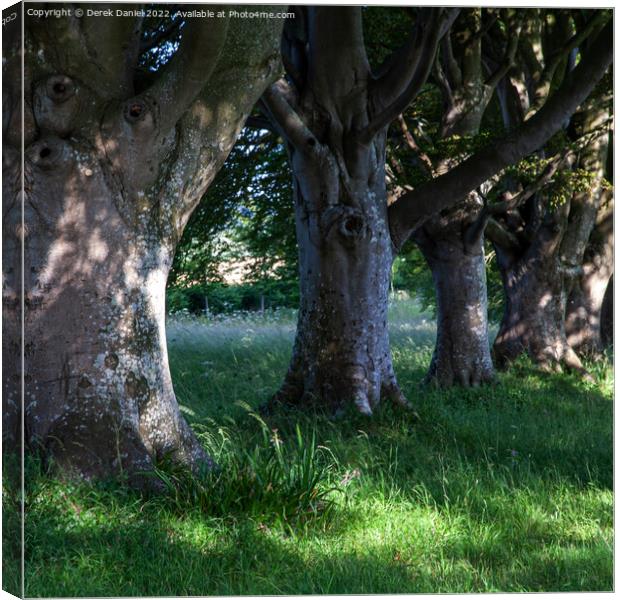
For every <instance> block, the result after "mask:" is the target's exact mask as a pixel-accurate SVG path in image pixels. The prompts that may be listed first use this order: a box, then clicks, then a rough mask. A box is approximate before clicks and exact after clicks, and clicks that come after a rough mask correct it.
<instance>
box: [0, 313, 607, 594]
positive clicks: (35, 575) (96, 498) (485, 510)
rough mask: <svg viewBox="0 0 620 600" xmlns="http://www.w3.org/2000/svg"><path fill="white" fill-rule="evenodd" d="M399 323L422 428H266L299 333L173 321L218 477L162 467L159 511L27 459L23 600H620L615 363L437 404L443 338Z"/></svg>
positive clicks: (263, 324)
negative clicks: (135, 599)
mask: <svg viewBox="0 0 620 600" xmlns="http://www.w3.org/2000/svg"><path fill="white" fill-rule="evenodd" d="M391 310H392V315H391V317H392V325H391V337H392V343H393V353H394V360H395V367H396V370H397V374H398V377H399V380H400V382H401V385H402V386H403V388H404V390H405V392H406V393H407V394H408V396H409V399H410V400H411V401H412V402H413V404H414V405H415V408H416V411H417V412H418V414H419V415H420V421H419V422H414V420H413V418H412V417H411V415H409V414H408V413H405V412H399V411H397V410H394V409H392V408H391V407H390V406H384V407H382V408H381V409H380V410H379V411H377V414H376V415H374V416H373V418H371V419H368V418H365V417H362V416H358V415H352V414H350V415H346V416H345V417H343V418H341V419H339V420H333V419H330V418H328V417H326V416H324V415H314V414H309V413H299V412H288V413H280V414H277V415H275V416H272V417H269V418H268V419H264V418H262V417H260V416H259V415H258V413H257V408H258V406H259V405H260V404H261V403H262V402H264V401H265V400H266V399H267V398H268V397H269V394H271V393H272V392H273V391H274V390H275V389H276V387H277V385H278V383H279V381H280V379H281V378H282V377H283V375H284V373H285V371H286V368H287V360H288V358H289V356H290V349H291V343H292V337H293V334H294V315H293V314H291V313H290V312H289V313H274V314H270V315H269V316H268V318H267V317H266V318H264V319H263V318H260V317H258V316H255V315H245V316H242V315H237V316H236V317H234V318H232V319H230V320H219V321H217V322H213V321H205V320H200V319H198V320H196V319H193V320H192V319H178V320H174V321H171V322H170V323H169V324H168V331H169V350H170V360H171V368H172V371H173V380H174V385H175V390H176V391H177V395H178V397H179V401H180V403H181V406H182V410H183V412H184V414H185V416H186V417H187V418H188V420H189V421H190V423H191V424H192V426H193V427H194V429H195V431H197V432H198V435H199V436H200V438H201V439H202V441H203V443H204V445H205V447H206V448H207V450H208V452H209V453H210V455H211V456H212V457H213V458H214V459H215V460H216V462H217V463H218V466H219V467H218V470H216V471H214V472H209V473H203V474H197V475H196V474H193V475H190V474H189V473H187V472H185V471H183V470H182V469H179V468H178V467H175V466H174V465H172V464H170V463H167V462H166V461H163V463H162V464H160V465H159V467H158V471H157V477H158V478H159V479H160V481H162V482H163V485H164V486H165V488H166V490H167V491H165V492H164V493H162V494H159V495H152V496H150V497H145V496H141V495H138V494H137V493H135V492H132V491H130V490H127V489H126V488H124V487H122V486H119V485H118V484H115V483H114V482H110V483H108V484H97V485H89V484H83V483H81V484H77V483H66V482H65V483H63V482H61V481H58V480H57V479H55V478H54V477H53V476H51V475H50V474H48V473H47V472H46V471H45V469H44V468H43V467H42V466H41V465H39V464H37V463H36V462H35V461H32V460H31V461H29V465H28V490H27V519H26V593H27V595H28V596H71V595H85V596H107V595H123V596H132V595H228V594H234V595H240V594H302V593H314V594H320V593H399V592H408V593H415V592H480V591H487V592H488V591H525V590H527V591H568V590H573V591H576V590H610V589H611V587H612V584H613V580H612V556H613V553H612V545H613V492H612V485H613V479H612V393H613V385H612V384H613V378H612V368H611V364H610V363H609V362H601V363H597V364H592V365H589V367H590V370H591V371H592V372H593V374H594V376H595V379H596V383H595V384H590V383H584V382H582V381H580V380H579V379H578V378H576V377H574V376H572V375H561V374H540V373H538V372H537V371H536V370H535V369H533V368H532V366H531V365H530V364H528V362H527V361H521V362H519V363H518V364H517V365H516V366H515V368H514V369H512V370H511V371H510V372H509V373H506V374H503V375H501V376H500V377H499V381H498V384H497V385H494V386H486V387H482V388H479V389H471V390H469V389H459V388H455V389H452V390H446V391H439V390H433V389H424V388H420V387H419V382H420V381H421V379H422V378H423V375H424V372H425V369H426V367H427V365H428V362H429V360H430V356H431V353H432V348H433V341H434V330H433V324H432V320H431V319H430V317H429V315H425V314H421V313H420V312H419V310H418V309H417V308H416V306H415V305H414V304H413V303H410V302H401V303H397V304H396V305H394V306H393V307H392V309H391ZM7 522H8V523H9V525H8V526H7ZM11 523H13V522H12V521H11V520H10V519H9V520H8V521H7V520H5V535H13V534H15V526H14V524H11ZM11 569H12V567H11V565H9V566H7V568H6V569H5V573H4V577H5V582H7V581H11V580H12V578H13V579H14V578H16V577H17V573H16V572H15V570H14V569H13V570H11Z"/></svg>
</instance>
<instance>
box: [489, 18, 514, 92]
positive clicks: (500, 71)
mask: <svg viewBox="0 0 620 600" xmlns="http://www.w3.org/2000/svg"><path fill="white" fill-rule="evenodd" d="M521 26H522V21H521V19H519V18H517V17H516V16H513V19H512V22H511V26H510V28H509V32H508V42H507V44H506V52H505V53H504V58H503V60H502V62H501V64H500V65H498V67H497V69H495V71H494V72H493V73H491V75H490V76H489V77H488V78H487V80H486V81H485V85H487V86H489V87H491V88H495V87H496V86H497V84H498V83H499V82H500V81H501V80H502V79H503V78H504V77H505V76H506V75H507V74H508V71H510V69H511V68H512V66H513V65H514V60H515V56H516V55H517V50H518V48H519V38H520V36H521Z"/></svg>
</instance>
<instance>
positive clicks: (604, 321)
mask: <svg viewBox="0 0 620 600" xmlns="http://www.w3.org/2000/svg"><path fill="white" fill-rule="evenodd" d="M601 344H602V346H603V348H611V347H613V345H614V276H613V275H612V276H611V278H610V279H609V283H608V284H607V289H606V290H605V295H604V296H603V306H602V307H601Z"/></svg>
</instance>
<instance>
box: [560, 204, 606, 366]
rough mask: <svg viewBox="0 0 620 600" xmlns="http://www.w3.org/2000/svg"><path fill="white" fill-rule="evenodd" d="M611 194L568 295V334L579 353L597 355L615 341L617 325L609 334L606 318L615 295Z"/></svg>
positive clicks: (570, 341) (604, 205)
mask: <svg viewBox="0 0 620 600" xmlns="http://www.w3.org/2000/svg"><path fill="white" fill-rule="evenodd" d="M609 197H610V200H609V202H604V204H603V206H602V207H601V209H600V210H599V217H598V219H597V220H598V223H597V225H596V227H595V228H594V229H593V231H592V233H591V234H590V240H589V243H588V247H587V248H586V250H585V256H584V261H583V266H582V270H581V271H582V272H581V274H580V275H579V276H578V277H577V278H576V282H575V284H574V285H573V286H572V288H571V290H570V293H569V296H568V304H567V307H566V322H565V327H566V335H567V338H568V343H569V344H570V345H571V346H572V347H573V348H574V349H575V350H576V351H577V352H578V353H579V354H586V355H592V354H594V355H596V354H598V353H599V352H601V351H602V350H603V349H604V348H605V347H607V346H608V345H609V343H610V342H612V343H613V326H612V328H611V329H612V335H611V336H609V335H607V333H608V330H609V322H610V320H609V319H608V318H607V317H605V319H604V314H603V307H604V305H605V298H606V296H607V297H608V294H611V296H612V298H613V282H612V280H611V278H612V277H613V263H614V240H613V235H614V231H613V200H612V199H611V194H609ZM608 302H609V301H608ZM611 316H612V317H613V300H612V311H611Z"/></svg>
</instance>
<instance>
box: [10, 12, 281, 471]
mask: <svg viewBox="0 0 620 600" xmlns="http://www.w3.org/2000/svg"><path fill="white" fill-rule="evenodd" d="M280 27H281V22H277V21H275V20H273V21H271V20H270V21H264V22H261V23H260V24H259V23H257V22H252V23H247V22H245V21H243V20H238V21H233V22H232V23H230V24H229V22H228V20H227V19H194V20H193V21H191V22H188V23H187V24H186V27H184V29H183V33H182V40H181V45H180V48H179V50H178V51H177V54H176V56H175V57H173V58H172V60H171V61H170V62H169V63H168V64H167V65H166V66H165V67H164V68H163V69H162V71H161V72H160V73H158V74H157V77H156V79H155V81H154V82H153V83H152V84H151V85H150V86H149V87H148V88H147V89H143V90H140V89H137V87H136V85H137V84H136V79H135V77H134V75H135V69H136V65H137V58H138V54H139V46H140V34H141V28H140V22H139V20H137V19H130V18H118V19H97V18H88V17H84V18H82V19H77V18H73V17H68V18H65V19H53V20H51V21H44V20H39V19H36V18H27V21H26V36H27V40H26V41H27V43H26V49H27V53H26V57H25V60H26V90H27V98H30V97H32V103H31V104H30V103H29V102H28V103H27V105H26V124H27V129H26V133H25V147H26V151H25V174H24V179H25V186H24V190H23V192H24V193H23V199H24V204H23V210H24V220H25V228H24V229H23V231H20V234H22V235H23V237H24V274H25V289H24V301H25V306H26V313H25V339H24V353H25V373H24V377H25V389H24V393H25V415H24V419H25V427H26V443H27V445H28V446H29V447H30V448H34V447H37V448H41V449H43V450H44V451H45V453H46V455H47V456H52V457H53V458H54V460H55V462H56V464H58V465H59V466H60V467H61V468H62V470H63V471H64V472H65V473H75V474H79V475H81V476H85V477H105V476H109V475H112V474H118V473H127V474H129V476H130V477H131V479H132V481H134V482H135V483H138V482H139V481H140V478H139V474H140V473H141V472H143V471H148V470H149V469H150V468H151V466H152V463H153V460H154V459H155V458H157V457H160V456H162V455H170V456H171V457H172V458H173V459H175V460H177V461H180V462H183V463H185V464H188V465H191V466H197V465H198V464H201V463H205V462H206V463H207V464H208V463H209V459H208V457H207V456H206V455H205V452H204V450H203V449H202V447H201V445H200V443H199V442H198V440H197V439H196V437H195V436H194V434H193V433H192V431H191V429H190V428H189V426H188V425H187V423H186V422H185V420H184V419H183V417H182V416H181V414H180V411H179V407H178V404H177V401H176V399H175V396H174V391H173V388H172V382H171V378H170V372H169V368H168V360H167V352H166V342H165V322H164V319H165V313H164V295H165V285H166V278H167V275H168V270H169V268H170V264H171V261H172V256H173V253H174V248H175V245H176V243H177V241H178V239H179V238H180V236H181V234H182V231H183V227H184V226H185V224H186V222H187V219H188V218H189V215H190V214H191V211H192V210H193V208H194V207H195V206H196V204H197V203H198V201H199V200H200V198H201V196H202V194H203V193H204V191H205V190H206V188H207V186H208V185H209V183H210V182H211V180H212V179H213V177H214V176H215V173H216V172H217V170H218V169H219V168H220V166H221V165H222V163H223V161H224V159H225V158H226V156H227V154H228V152H229V151H230V149H231V147H232V145H233V143H234V141H235V139H236V137H237V135H238V132H239V130H240V128H241V126H242V124H243V122H244V119H245V118H246V116H247V115H248V113H249V111H250V110H251V108H252V105H253V104H254V102H255V101H256V99H257V98H258V97H259V96H260V94H261V93H262V91H263V89H264V88H265V86H266V85H267V84H268V83H269V80H268V78H269V77H270V76H273V75H275V69H274V65H275V61H276V60H277V43H278V35H279V30H280ZM59 44H62V50H63V51H62V52H58V51H56V50H57V49H58V48H59ZM18 83H19V82H17V84H18ZM18 87H19V86H18ZM11 92H12V93H13V94H15V93H19V89H18V88H17V89H13V90H11ZM5 124H6V130H5V144H6V143H8V144H9V145H13V146H17V144H18V143H19V126H20V114H19V111H13V112H11V113H10V114H8V118H7V119H5ZM5 156H7V157H10V159H11V160H10V162H9V164H8V165H7V164H5V175H6V174H7V173H8V174H10V175H11V177H10V181H11V186H10V189H6V188H5V189H4V193H5V194H6V195H5V197H4V198H3V200H4V201H6V203H7V205H8V206H9V207H10V208H9V212H8V214H7V213H5V222H7V221H6V219H7V218H8V220H9V221H10V222H13V221H15V219H16V215H18V214H19V213H20V212H21V198H22V196H21V182H20V178H19V176H18V173H19V164H18V161H17V160H16V158H15V157H16V156H18V154H17V153H14V152H12V151H10V149H9V151H8V152H5ZM18 277H19V273H18V272H17V271H16V270H14V271H13V272H12V282H11V284H10V285H8V286H5V295H6V294H8V295H9V296H10V301H11V302H13V297H14V294H15V290H18V289H19V285H18V283H17V281H18ZM7 309H8V312H5V319H6V318H12V316H13V309H12V304H10V303H5V311H7ZM14 379H15V377H14V373H9V374H8V377H5V381H7V382H8V383H9V385H10V386H12V387H13V393H15V392H16V391H17V390H15V386H14ZM14 408H15V407H14ZM17 421H19V418H17ZM14 422H15V410H14V409H13V410H12V411H10V414H5V435H6V436H9V437H8V438H7V439H10V438H11V437H13V438H14V437H15V436H16V435H17V434H18V432H16V431H15V427H14Z"/></svg>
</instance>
